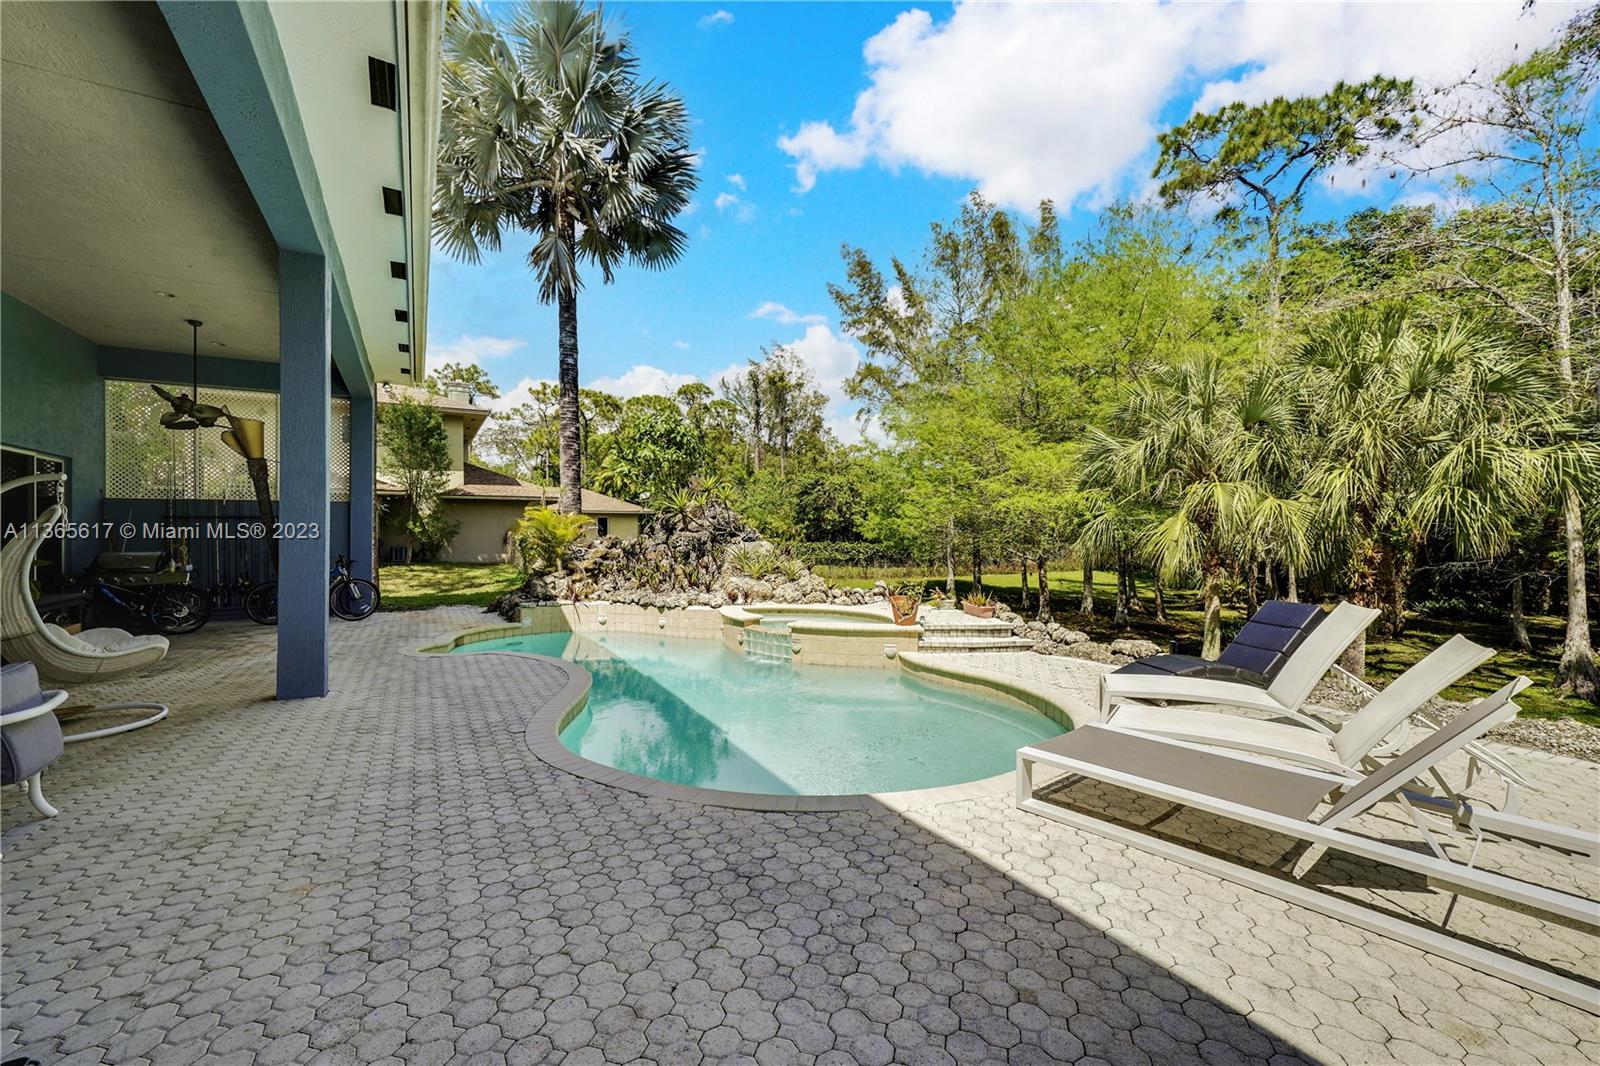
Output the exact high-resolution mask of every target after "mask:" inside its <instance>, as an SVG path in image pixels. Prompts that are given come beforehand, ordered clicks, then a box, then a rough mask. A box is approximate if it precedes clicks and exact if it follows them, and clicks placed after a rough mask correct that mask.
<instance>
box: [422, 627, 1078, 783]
mask: <svg viewBox="0 0 1600 1066" xmlns="http://www.w3.org/2000/svg"><path fill="white" fill-rule="evenodd" d="M523 634H529V635H536V636H548V635H550V634H549V633H537V634H532V633H530V631H529V630H528V629H526V628H525V627H523V626H521V625H516V624H510V623H506V624H501V625H496V626H479V627H476V628H474V629H467V630H461V631H458V632H456V633H453V634H451V635H449V636H446V637H443V638H435V639H432V640H429V641H425V642H424V643H422V644H421V645H419V646H418V647H417V648H416V649H415V650H414V651H413V654H417V655H430V656H431V655H448V654H449V653H450V652H452V651H454V650H455V649H456V648H459V647H461V646H462V645H464V644H477V643H482V642H483V641H486V640H495V639H498V638H501V637H508V636H518V635H523ZM569 635H572V636H582V635H583V634H581V633H572V632H570V631H569ZM479 654H483V655H506V656H511V657H514V658H523V659H534V660H537V661H540V662H544V663H549V664H552V665H554V666H556V667H558V668H559V669H560V670H561V671H562V672H563V673H564V674H565V675H566V678H567V680H566V683H565V684H564V685H563V686H562V689H561V691H560V692H558V693H557V694H556V696H555V698H553V699H552V700H550V701H549V702H548V703H546V704H545V705H544V706H543V707H541V708H539V709H538V710H536V711H535V712H534V713H533V716H532V717H531V718H529V719H528V723H527V726H526V727H525V728H524V729H523V742H524V743H525V744H526V745H527V747H528V750H529V751H531V752H532V753H533V754H534V755H535V756H537V757H538V758H539V759H540V760H542V761H543V762H546V763H548V764H550V765H551V766H553V767H555V768H556V769H558V770H564V771H566V772H567V773H569V774H572V775H573V776H574V777H581V778H583V779H585V780H588V781H593V782H595V783H596V784H601V785H608V786H610V787H613V788H620V789H623V790H625V791H628V792H634V793H637V794H639V795H642V796H648V797H651V798H654V799H670V800H678V801H680V802H684V803H698V804H701V805H702V806H707V807H726V808H731V809H734V810H746V811H774V812H781V813H790V814H800V813H826V812H835V811H871V810H884V809H888V810H901V811H903V810H910V809H912V808H916V807H928V806H933V805H936V804H941V803H954V802H958V801H961V800H969V799H978V798H981V797H985V796H992V795H994V794H995V793H996V791H1002V792H1003V791H1007V790H1009V789H1010V788H1011V782H1012V780H1013V777H1014V771H1010V770H1007V771H1005V772H1003V773H999V774H995V775H993V776H991V777H984V778H979V779H977V780H975V781H964V782H959V783H956V784H951V785H935V786H932V787H929V788H915V789H905V790H903V791H898V792H863V793H855V794H849V795H837V796H799V795H796V796H784V795H777V794H775V793H765V792H732V791H726V790H723V789H715V788H697V787H695V786H693V785H680V784H676V783H674V782H671V781H661V780H658V779H657V778H653V777H641V776H640V775H638V774H632V773H629V772H628V771H626V770H618V769H617V768H616V767H614V766H606V765H605V764H604V763H597V762H595V761H593V760H592V759H585V758H584V757H583V756H581V755H579V754H577V753H576V752H574V751H572V750H571V749H569V748H568V747H567V746H566V745H564V744H562V743H561V737H560V734H561V730H563V729H565V728H566V726H567V725H568V723H570V722H571V721H572V720H573V719H574V718H576V717H577V716H578V715H579V714H580V713H582V711H583V709H584V707H585V706H587V705H588V701H589V687H590V685H591V684H592V682H593V678H592V677H591V676H590V674H589V671H587V670H585V669H584V668H583V667H582V666H579V665H578V664H577V663H571V662H568V661H567V660H565V659H558V658H555V657H553V656H549V655H539V654H536V653H534V652H525V651H492V652H480V653H479ZM916 658H917V659H919V660H923V659H927V658H928V656H917V657H916ZM921 665H922V664H920V663H917V664H914V666H921ZM913 673H914V674H915V675H916V676H917V677H919V678H922V679H932V680H934V681H936V682H938V681H941V680H944V681H950V682H955V683H956V684H957V685H968V686H971V687H974V688H983V689H989V690H991V691H995V692H997V693H998V694H1000V695H1002V696H1007V697H1010V698H1011V699H1014V700H1020V701H1021V702H1022V703H1024V704H1026V705H1027V706H1029V707H1030V708H1032V709H1034V710H1040V707H1039V706H1038V705H1036V702H1035V701H1043V702H1045V703H1048V704H1049V705H1050V706H1051V707H1052V708H1059V707H1061V706H1062V701H1061V700H1060V699H1059V698H1057V697H1051V696H1047V695H1046V694H1045V693H1043V692H1039V691H1037V690H1034V689H1033V688H1032V687H1031V686H1029V685H1027V684H1026V683H1025V682H1022V681H1021V679H1019V678H1011V677H1006V676H1005V675H1002V674H997V673H994V672H992V671H985V670H976V669H970V668H969V669H966V670H960V669H956V668H954V667H945V668H941V669H914V670H913ZM997 682H1003V685H1002V684H1000V683H997ZM1012 689H1018V690H1022V691H1027V692H1029V693H1030V695H1031V696H1032V698H1024V697H1022V696H1020V695H1018V693H1017V692H1014V691H1011V690H1012ZM1085 712H1086V713H1088V709H1087V708H1085ZM1041 713H1045V714H1046V717H1048V718H1050V719H1052V720H1053V721H1056V723H1057V724H1058V725H1060V724H1062V723H1061V722H1060V720H1059V718H1058V717H1057V714H1055V713H1048V712H1041ZM1057 713H1061V714H1065V711H1064V710H1060V711H1058V712H1057ZM1066 717H1067V719H1068V721H1069V722H1070V721H1071V715H1070V714H1068V715H1066ZM1084 720H1088V719H1087V718H1086V719H1084ZM1068 728H1071V727H1070V725H1069V726H1068Z"/></svg>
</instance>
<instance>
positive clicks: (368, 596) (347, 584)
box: [244, 555, 378, 626]
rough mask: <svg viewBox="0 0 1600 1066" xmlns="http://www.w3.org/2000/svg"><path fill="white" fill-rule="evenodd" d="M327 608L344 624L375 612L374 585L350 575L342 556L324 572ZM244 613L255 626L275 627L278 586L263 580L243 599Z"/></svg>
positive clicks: (375, 593) (376, 591)
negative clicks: (326, 588) (326, 580)
mask: <svg viewBox="0 0 1600 1066" xmlns="http://www.w3.org/2000/svg"><path fill="white" fill-rule="evenodd" d="M328 577H329V578H330V579H331V580H330V582H329V585H328V609H329V610H330V611H332V612H333V614H334V615H335V616H337V617H339V618H343V619H344V620H345V621H347V622H359V621H361V620H362V619H364V618H369V617H371V615H372V614H373V613H374V612H375V611H377V609H378V586H377V585H374V584H373V583H372V582H370V581H368V580H367V579H366V578H364V577H351V576H350V562H349V560H347V559H346V558H345V557H344V556H343V555H340V556H338V557H336V558H335V559H334V561H333V569H331V570H329V571H328ZM244 610H245V613H246V614H248V615H249V616H250V621H252V622H254V623H256V624H257V625H263V626H275V625H277V624H278V583H277V582H276V581H266V582H263V583H262V584H260V585H257V586H255V587H254V588H252V589H251V590H250V591H249V592H248V593H247V594H246V595H245V598H244Z"/></svg>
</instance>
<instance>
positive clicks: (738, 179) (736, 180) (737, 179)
mask: <svg viewBox="0 0 1600 1066" xmlns="http://www.w3.org/2000/svg"><path fill="white" fill-rule="evenodd" d="M728 184H729V185H732V186H733V187H734V188H735V189H739V190H743V189H744V187H745V184H744V175H743V174H729V175H728Z"/></svg>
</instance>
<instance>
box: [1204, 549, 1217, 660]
mask: <svg viewBox="0 0 1600 1066" xmlns="http://www.w3.org/2000/svg"><path fill="white" fill-rule="evenodd" d="M1204 593H1205V605H1206V616H1205V630H1204V635H1203V636H1202V637H1201V641H1200V657H1201V658H1202V659H1215V658H1216V657H1217V656H1219V655H1221V654H1222V564H1221V563H1220V562H1215V561H1214V562H1211V563H1210V564H1208V565H1207V566H1206V573H1205V588H1204Z"/></svg>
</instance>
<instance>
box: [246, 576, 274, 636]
mask: <svg viewBox="0 0 1600 1066" xmlns="http://www.w3.org/2000/svg"><path fill="white" fill-rule="evenodd" d="M244 613H245V614H247V615H249V616H250V621H252V622H254V623H255V624H256V625H258V626H275V625H277V624H278V583H277V582H276V581H268V582H265V583H263V584H260V585H257V586H255V587H254V588H252V589H251V590H250V591H249V592H247V593H246V594H245V597H244Z"/></svg>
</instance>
